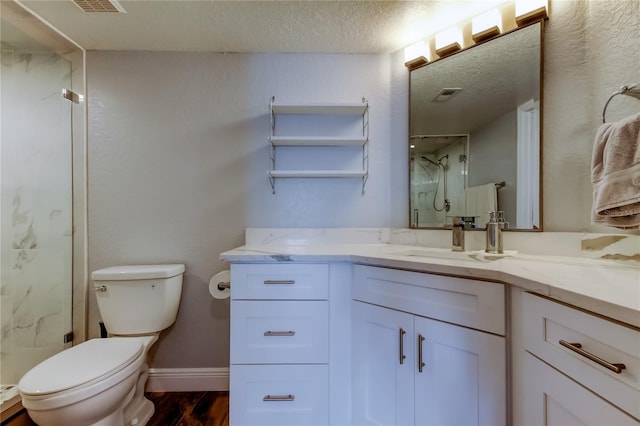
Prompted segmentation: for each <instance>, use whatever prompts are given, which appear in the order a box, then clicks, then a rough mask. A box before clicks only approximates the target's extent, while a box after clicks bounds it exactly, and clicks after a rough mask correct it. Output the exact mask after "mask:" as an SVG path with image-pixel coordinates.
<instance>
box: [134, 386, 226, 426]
mask: <svg viewBox="0 0 640 426" xmlns="http://www.w3.org/2000/svg"><path fill="white" fill-rule="evenodd" d="M145 395H146V397H147V398H149V399H150V400H151V401H152V402H153V404H154V405H155V407H156V412H155V413H154V415H153V417H151V420H149V423H147V426H201V425H202V426H229V392H147V393H146V394H145Z"/></svg>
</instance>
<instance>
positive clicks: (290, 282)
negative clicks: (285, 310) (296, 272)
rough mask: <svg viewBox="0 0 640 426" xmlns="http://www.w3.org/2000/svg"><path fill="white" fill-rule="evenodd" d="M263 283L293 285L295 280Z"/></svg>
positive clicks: (266, 281)
mask: <svg viewBox="0 0 640 426" xmlns="http://www.w3.org/2000/svg"><path fill="white" fill-rule="evenodd" d="M264 283H265V284H267V285H269V284H295V283H296V280H264Z"/></svg>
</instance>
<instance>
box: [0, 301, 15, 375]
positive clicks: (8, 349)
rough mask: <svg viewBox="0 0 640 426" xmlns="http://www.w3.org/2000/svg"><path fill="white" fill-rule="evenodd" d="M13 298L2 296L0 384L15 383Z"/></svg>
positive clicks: (0, 314)
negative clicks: (13, 379)
mask: <svg viewBox="0 0 640 426" xmlns="http://www.w3.org/2000/svg"><path fill="white" fill-rule="evenodd" d="M12 300H13V299H12V298H11V297H10V296H0V383H15V382H14V381H12V380H10V379H11V378H13V355H12V354H13V350H14V346H13V333H12V332H11V331H12V315H11V313H12V310H13V309H12Z"/></svg>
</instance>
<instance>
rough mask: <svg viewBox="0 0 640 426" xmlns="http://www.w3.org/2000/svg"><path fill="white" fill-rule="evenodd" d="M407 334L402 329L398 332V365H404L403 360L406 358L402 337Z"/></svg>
mask: <svg viewBox="0 0 640 426" xmlns="http://www.w3.org/2000/svg"><path fill="white" fill-rule="evenodd" d="M405 334H407V332H406V331H404V330H403V329H402V328H400V330H399V339H400V364H404V359H405V358H406V356H405V354H404V335H405Z"/></svg>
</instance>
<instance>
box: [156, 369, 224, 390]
mask: <svg viewBox="0 0 640 426" xmlns="http://www.w3.org/2000/svg"><path fill="white" fill-rule="evenodd" d="M228 390H229V368H150V369H149V378H148V379H147V384H146V385H145V391H147V392H194V391H228Z"/></svg>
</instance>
